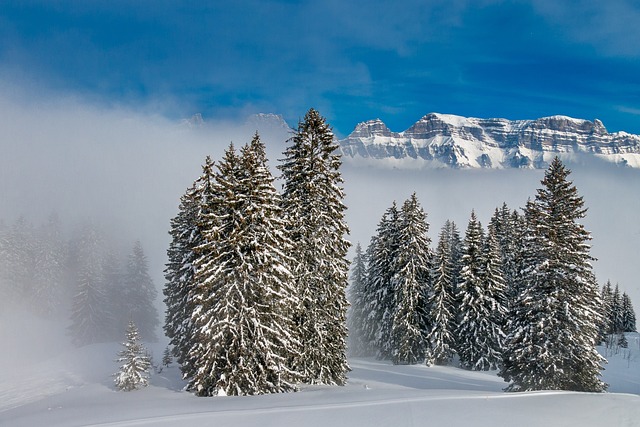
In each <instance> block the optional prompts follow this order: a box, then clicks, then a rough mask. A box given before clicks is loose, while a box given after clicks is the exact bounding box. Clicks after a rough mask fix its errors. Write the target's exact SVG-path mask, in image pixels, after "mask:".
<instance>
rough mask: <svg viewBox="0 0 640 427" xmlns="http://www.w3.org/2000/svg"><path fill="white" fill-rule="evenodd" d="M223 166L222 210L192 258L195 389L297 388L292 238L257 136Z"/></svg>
mask: <svg viewBox="0 0 640 427" xmlns="http://www.w3.org/2000/svg"><path fill="white" fill-rule="evenodd" d="M218 169H219V173H218V174H217V175H216V186H217V187H218V189H217V194H219V200H218V201H217V202H214V203H215V206H217V209H212V210H211V213H210V214H209V215H208V217H207V218H205V220H206V222H205V223H206V224H207V226H206V228H204V229H203V236H204V243H203V244H202V245H201V246H199V247H198V248H197V253H198V254H199V255H200V258H198V259H197V260H196V263H195V265H196V283H197V288H196V291H195V297H196V307H195V309H194V312H193V314H192V322H193V324H194V327H195V328H196V337H197V338H196V339H197V342H196V343H194V345H193V347H192V350H191V353H192V356H193V357H194V366H195V368H196V369H195V372H194V376H193V378H192V379H191V388H193V389H194V390H196V392H197V393H198V394H199V395H205V396H211V395H252V394H263V393H278V392H286V391H291V390H295V388H296V382H297V381H298V375H297V373H296V372H294V371H293V370H292V369H291V368H290V366H289V365H290V361H291V360H294V359H296V358H298V357H299V352H298V348H299V343H298V342H297V336H296V333H295V328H294V324H293V315H294V310H295V308H297V307H298V300H297V296H296V292H295V287H294V284H293V280H292V279H293V277H292V275H291V273H290V270H289V266H290V265H291V264H292V263H293V261H292V259H291V258H289V256H288V254H289V253H291V246H292V244H291V242H290V240H289V239H288V237H287V234H286V227H285V226H286V223H285V221H284V220H283V219H282V215H281V208H280V197H279V195H278V193H277V191H276V189H275V187H274V186H273V177H272V176H271V173H270V172H269V169H268V167H267V165H266V157H265V154H264V146H263V144H262V143H261V142H260V139H259V137H258V135H256V136H255V137H254V139H253V140H252V142H251V144H249V145H248V146H246V147H245V148H243V150H242V155H241V156H238V155H237V153H236V152H235V149H234V147H233V146H230V147H229V149H228V150H227V151H226V153H225V156H224V158H223V160H222V161H221V162H220V163H219V165H218Z"/></svg>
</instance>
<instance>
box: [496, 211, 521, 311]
mask: <svg viewBox="0 0 640 427" xmlns="http://www.w3.org/2000/svg"><path fill="white" fill-rule="evenodd" d="M519 218H520V215H519V214H518V211H515V210H514V211H511V210H510V209H509V207H508V206H507V204H506V203H503V204H502V206H501V207H500V208H499V209H498V208H496V210H495V212H494V214H493V216H492V217H491V221H490V223H489V227H490V229H491V230H493V232H494V234H495V239H496V243H497V245H498V249H499V251H500V264H501V271H502V277H503V279H504V284H505V287H506V297H507V301H506V302H507V304H510V303H511V301H514V300H515V298H516V297H517V295H518V293H519V289H518V247H519V243H520V242H519V237H520V220H519Z"/></svg>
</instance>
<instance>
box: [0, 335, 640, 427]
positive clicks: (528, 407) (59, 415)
mask: <svg viewBox="0 0 640 427" xmlns="http://www.w3.org/2000/svg"><path fill="white" fill-rule="evenodd" d="M629 344H630V349H629V350H621V351H618V353H617V354H612V353H613V352H610V351H609V352H608V353H607V354H608V356H609V359H610V363H609V364H608V365H607V370H606V371H605V375H604V378H605V380H606V381H607V382H608V383H610V392H609V393H606V394H589V393H570V392H536V393H518V394H514V393H504V392H502V388H503V387H504V386H505V385H506V384H505V383H504V382H503V381H502V380H501V379H500V378H498V377H496V375H495V373H481V372H469V371H464V370H460V369H457V368H452V367H426V366H393V365H391V364H389V363H386V362H380V361H376V360H371V359H352V360H351V361H350V362H351V366H352V368H353V371H352V372H351V374H350V376H349V377H350V380H349V384H348V385H347V386H345V387H318V386H316V387H305V388H304V389H303V390H301V391H300V392H299V393H289V394H281V395H269V396H253V397H217V398H198V397H195V396H193V395H192V394H190V393H187V392H184V391H182V387H183V385H184V384H183V382H182V381H181V380H180V378H179V373H178V369H177V368H176V367H175V366H172V367H170V368H168V369H167V368H165V369H164V371H163V372H161V373H159V374H154V376H153V378H152V385H151V386H150V387H148V388H146V389H143V390H139V391H134V392H128V393H125V392H117V391H115V389H114V388H113V385H112V384H113V379H112V378H111V376H110V374H112V373H113V372H115V371H116V370H117V364H116V363H115V362H113V359H114V358H115V354H116V353H117V351H118V350H119V346H118V345H115V344H101V345H94V346H89V347H85V348H82V349H80V350H74V351H59V352H58V354H57V355H56V356H55V357H51V355H46V354H40V355H38V354H35V355H33V356H32V360H29V361H28V366H29V369H26V370H25V369H12V368H13V367H14V366H18V365H19V364H18V362H17V361H14V362H15V363H11V362H9V363H5V364H4V366H5V369H4V370H3V372H1V373H0V425H1V426H28V427H33V426H52V427H53V426H87V425H93V426H184V425H190V424H198V425H220V426H225V425H233V426H235V427H242V426H254V425H260V426H276V425H278V426H290V425H294V426H296V425H300V426H331V427H337V426H394V427H401V426H421V425H425V426H426V425H429V426H440V425H446V426H448V427H454V426H474V427H482V426H492V427H495V426H501V425H505V426H507V425H509V426H512V425H518V426H574V425H575V426H603V425H610V426H638V425H640V397H639V396H638V394H640V348H639V346H640V343H639V338H638V335H637V334H633V335H630V336H629ZM153 351H154V354H155V355H156V359H159V358H160V355H161V354H162V348H161V347H157V348H154V349H153ZM602 351H603V352H605V351H606V350H605V349H603V350H602ZM516 420H517V421H516Z"/></svg>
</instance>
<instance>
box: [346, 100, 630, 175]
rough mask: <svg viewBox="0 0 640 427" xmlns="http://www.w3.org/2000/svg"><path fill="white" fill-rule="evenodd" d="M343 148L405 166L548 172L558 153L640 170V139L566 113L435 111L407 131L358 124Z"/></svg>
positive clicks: (377, 123) (348, 154)
mask: <svg viewBox="0 0 640 427" xmlns="http://www.w3.org/2000/svg"><path fill="white" fill-rule="evenodd" d="M340 145H341V148H342V152H343V154H344V155H345V156H346V157H347V158H352V159H354V160H355V161H357V159H370V161H374V160H375V162H374V163H376V164H387V163H390V162H391V163H393V166H394V167H400V168H402V167H403V166H408V167H415V166H416V164H418V165H419V166H426V167H454V168H511V167H516V168H545V167H546V166H547V163H548V161H549V160H550V159H551V158H553V157H554V156H556V155H558V156H560V157H563V158H567V159H568V158H571V157H573V156H575V155H578V154H589V155H594V156H597V157H599V158H601V159H604V160H607V161H610V162H614V163H619V164H623V165H627V166H632V167H640V136H638V135H631V134H628V133H625V132H616V133H609V132H607V129H606V128H605V126H604V124H603V123H602V122H601V121H600V120H598V119H595V120H593V121H589V120H585V119H575V118H572V117H567V116H561V115H558V116H550V117H543V118H540V119H536V120H507V119H499V118H497V119H496V118H494V119H479V118H474V117H463V116H457V115H452V114H440V113H430V114H427V115H425V116H424V117H422V118H421V119H420V120H418V121H417V122H416V123H414V124H413V125H412V126H410V127H409V128H408V129H406V130H405V131H403V132H392V131H391V130H389V128H388V127H387V126H386V125H385V124H384V123H383V122H382V121H381V120H380V119H376V120H370V121H367V122H363V123H360V124H358V125H357V126H356V128H355V130H354V131H353V132H352V133H351V134H350V135H349V136H348V137H347V138H345V139H343V140H341V141H340Z"/></svg>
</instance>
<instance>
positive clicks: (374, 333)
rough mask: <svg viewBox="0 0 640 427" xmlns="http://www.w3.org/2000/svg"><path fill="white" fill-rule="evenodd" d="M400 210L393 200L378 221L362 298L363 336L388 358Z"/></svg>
mask: <svg viewBox="0 0 640 427" xmlns="http://www.w3.org/2000/svg"><path fill="white" fill-rule="evenodd" d="M399 215H400V214H399V211H398V208H397V206H396V203H395V202H393V204H392V205H391V207H389V208H388V209H387V210H386V211H385V213H384V214H383V216H382V219H381V220H380V222H379V224H378V229H377V234H376V235H375V236H374V237H372V239H371V243H370V244H369V247H368V248H367V260H368V266H367V279H366V282H365V285H366V286H365V292H364V294H365V296H364V299H365V300H366V301H368V303H367V304H368V305H367V309H366V310H367V311H368V315H367V320H366V322H365V329H364V332H365V337H366V341H367V342H368V343H369V346H370V348H371V349H372V350H373V351H374V354H375V356H376V357H377V358H379V359H391V357H392V346H391V328H392V326H393V313H394V309H393V307H394V300H395V289H394V284H395V283H394V282H393V280H392V279H393V277H394V276H395V275H396V273H397V272H398V249H399V229H400V220H399Z"/></svg>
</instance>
